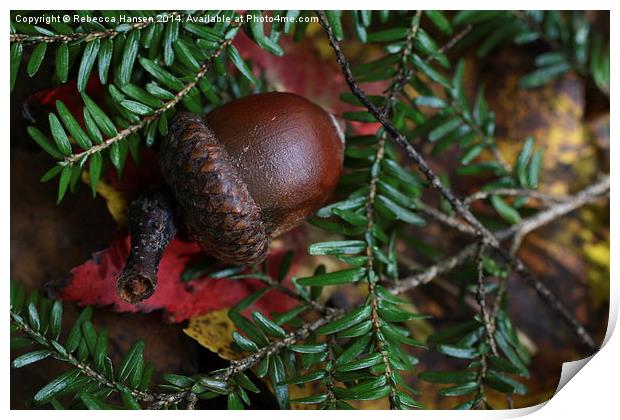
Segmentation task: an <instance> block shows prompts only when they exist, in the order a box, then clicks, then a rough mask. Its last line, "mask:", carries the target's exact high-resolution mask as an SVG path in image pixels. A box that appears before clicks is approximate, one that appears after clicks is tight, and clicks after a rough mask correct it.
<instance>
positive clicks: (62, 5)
mask: <svg viewBox="0 0 620 420" xmlns="http://www.w3.org/2000/svg"><path fill="white" fill-rule="evenodd" d="M5 4H6V3H5ZM616 4H620V2H611V1H601V0H589V1H588V2H578V1H575V0H564V1H557V0H554V1H545V2H541V1H540V0H537V1H533V0H521V1H503V2H501V3H500V2H498V1H497V0H494V1H489V0H484V1H483V0H471V1H467V2H465V1H459V2H456V1H446V0H432V1H431V0H418V1H415V3H412V2H403V1H395V0H382V1H381V2H380V3H377V2H371V1H368V0H358V1H356V2H355V3H353V2H343V1H334V0H329V1H325V0H315V1H287V2H282V1H272V0H271V1H260V2H256V1H222V0H218V1H210V2H208V7H210V8H223V9H237V10H244V9H250V8H254V9H255V8H260V9H315V8H325V9H352V8H354V9H378V8H379V7H377V6H380V8H381V9H406V8H411V7H415V8H420V9H437V10H455V9H537V8H541V7H543V8H545V9H584V8H587V9H592V10H594V9H603V10H609V9H612V11H611V39H612V45H613V46H614V47H615V48H617V47H616V46H617V45H618V40H617V32H618V31H617V30H616V29H615V27H616V25H617V24H619V23H620V22H619V19H618V13H617V11H616V10H614V9H615V7H613V6H615V5H616ZM10 6H12V7H11V8H13V9H35V10H36V9H45V8H52V9H62V10H67V9H69V10H70V9H81V8H88V9H93V10H95V9H128V7H127V6H130V7H129V8H131V9H147V10H148V9H170V7H171V3H170V1H169V0H166V1H164V0H149V1H147V0H134V1H132V2H131V3H130V4H128V3H127V2H126V1H125V2H122V1H119V0H107V1H105V2H103V1H89V2H87V3H85V2H84V1H75V0H57V1H53V2H45V3H43V2H40V1H39V2H37V1H32V0H21V1H19V2H14V4H12V5H10ZM173 6H174V7H175V8H178V9H181V10H182V9H198V8H204V7H205V3H204V1H186V0H177V1H175V2H174V4H173ZM5 7H9V5H7V6H5ZM2 22H3V27H4V30H3V32H2V33H4V34H8V32H9V31H8V22H9V9H8V8H6V9H3V10H2ZM0 48H1V49H2V53H1V56H2V57H3V61H4V63H3V65H2V66H0V80H4V83H2V84H0V86H1V89H2V92H3V97H4V98H5V99H4V101H3V102H2V104H1V106H2V112H1V114H0V115H3V116H4V118H3V120H4V124H2V127H3V131H4V136H3V141H2V142H1V145H0V147H2V149H1V150H2V152H1V154H0V156H1V159H2V164H1V165H0V171H2V174H1V176H0V183H1V185H2V197H3V200H2V202H3V206H2V210H1V211H2V218H3V220H4V223H2V224H0V229H1V231H0V235H1V238H2V239H3V242H2V252H1V253H0V264H1V266H2V268H3V270H2V272H3V277H4V282H5V289H4V290H5V291H6V290H7V289H6V287H8V279H9V276H10V258H9V252H10V251H9V250H10V239H9V238H10V236H9V235H10V203H9V201H10V199H9V197H10V179H9V178H10V167H9V165H10V162H9V156H10V149H9V148H10V142H9V139H10V130H9V121H8V120H9V115H10V112H9V109H8V108H9V95H10V94H9V85H8V79H9V63H8V57H9V43H8V42H5V43H2V46H1V47H0ZM612 48H613V47H612ZM612 51H613V50H612ZM611 61H612V64H611V68H612V69H617V68H618V67H617V66H618V55H617V54H612V56H611ZM612 79H613V80H616V75H614V76H612ZM613 91H614V89H613V88H612V90H611V92H612V95H613ZM615 104H616V102H615V100H612V101H611V107H612V114H613V115H614V116H616V115H617V112H616V110H615V109H614V108H617V106H616V105H615ZM616 125H617V123H615V120H614V118H612V119H611V133H612V134H611V137H612V138H613V133H614V131H615V130H614V127H615V126H616ZM612 143H613V141H612ZM617 150H618V147H612V148H611V161H612V162H614V161H615V160H616V159H617V158H618V157H619V156H618V152H617ZM612 166H613V165H612ZM611 177H612V180H613V179H614V178H616V176H615V174H613V173H612V174H611ZM613 183H614V185H615V181H613ZM617 200H618V198H617V196H614V195H612V196H611V209H612V212H611V214H614V210H617V209H618V208H619V207H618V203H617ZM617 242H618V227H617V222H616V221H615V220H613V219H612V220H611V250H612V256H613V257H616V256H617V255H616V254H617V252H616V251H617V250H618V244H617ZM614 260H615V258H612V261H614ZM617 267H618V266H617V264H613V265H612V267H611V278H612V279H618V278H619V274H620V273H619V272H618V268H617ZM618 292H619V290H618V283H617V280H615V281H612V282H611V308H610V318H609V320H610V321H609V328H608V332H607V336H606V345H605V346H604V348H603V349H602V350H601V351H600V352H599V353H598V354H597V355H595V356H594V357H593V358H592V360H591V361H590V362H589V363H587V365H586V366H585V367H583V369H582V371H581V372H579V374H578V376H577V378H576V379H575V380H572V381H569V383H568V384H566V386H565V387H564V388H562V389H561V391H560V392H559V393H558V394H557V395H556V396H554V397H553V398H552V399H551V400H550V401H549V402H548V404H546V405H545V404H541V406H544V408H542V409H540V408H541V407H540V406H537V407H530V408H527V409H520V410H513V411H498V412H451V411H417V412H415V413H406V414H404V415H406V416H407V417H408V418H411V417H410V416H415V418H423V419H428V418H436V419H437V418H441V419H452V418H476V419H478V418H511V417H517V416H522V415H526V414H530V413H533V414H532V417H531V418H535V419H556V418H580V419H583V418H586V416H587V417H590V418H609V417H610V415H611V414H612V413H617V408H616V407H617V404H618V401H617V398H618V388H619V386H618V378H619V377H620V375H619V374H620V368H619V366H620V362H619V361H618V359H619V357H618V355H619V354H620V339H618V337H617V336H618V334H616V335H615V336H612V335H611V334H612V332H613V329H614V327H615V323H616V320H617V315H618ZM3 296H5V298H4V299H5V300H4V302H5V305H6V306H5V310H8V307H7V306H8V293H6V292H5V294H3ZM2 342H3V343H2V354H3V356H4V357H3V358H2V360H4V362H3V363H0V369H1V370H2V371H1V372H2V373H1V375H2V379H1V386H2V388H1V389H0V393H1V395H2V399H3V401H2V402H3V406H4V409H5V410H7V411H8V409H9V404H10V402H9V398H10V393H9V370H10V367H9V363H8V360H9V334H8V331H5V332H4V334H3V335H2ZM125 414H128V415H129V412H117V413H115V416H118V415H121V416H124V415H125ZM244 414H247V413H243V412H225V413H224V412H223V413H220V412H212V413H211V412H207V413H205V412H193V413H192V412H153V413H147V412H135V413H131V415H132V416H137V417H143V418H146V416H148V417H149V418H153V417H160V418H163V417H162V416H166V418H167V419H170V418H181V417H183V418H189V417H192V418H198V416H200V417H201V418H204V417H205V416H216V417H217V416H219V415H223V416H226V418H241V416H243V415H244ZM377 414H378V413H376V412H371V411H358V412H355V413H352V415H354V416H356V417H357V418H359V419H360V420H362V419H369V420H370V419H372V420H375V419H374V417H375V416H377ZM9 415H10V416H12V417H15V418H17V417H19V418H30V417H34V416H37V417H39V416H41V415H45V416H46V417H49V418H51V419H60V418H67V416H70V415H71V414H69V413H68V412H55V411H47V412H45V414H43V412H41V411H11V412H10V414H9ZM78 415H81V413H78ZM249 415H250V416H252V418H257V419H266V418H268V417H269V418H270V419H273V418H285V417H286V416H291V415H294V416H295V417H298V418H300V419H310V418H312V420H315V418H316V416H317V415H320V416H327V417H331V416H335V415H336V416H342V415H344V413H343V412H339V413H328V412H325V413H322V414H318V412H316V411H314V410H313V411H311V412H308V411H295V412H294V413H289V412H277V411H270V412H265V411H252V412H251V413H249ZM380 415H381V416H388V417H389V416H399V415H401V414H399V413H397V412H388V411H383V412H381V413H380ZM616 415H617V414H616ZM88 416H89V417H93V418H104V417H103V416H109V413H105V412H90V413H89V414H88Z"/></svg>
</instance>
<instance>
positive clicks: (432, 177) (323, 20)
mask: <svg viewBox="0 0 620 420" xmlns="http://www.w3.org/2000/svg"><path fill="white" fill-rule="evenodd" d="M317 14H318V16H319V22H320V24H321V26H322V27H323V29H324V30H325V32H326V34H327V36H328V39H329V42H330V44H331V46H332V49H333V50H334V52H335V53H336V59H337V61H338V63H339V64H340V66H341V68H342V72H343V74H344V76H345V79H346V81H347V84H348V85H349V88H350V89H351V92H352V93H353V94H354V95H355V96H356V97H357V99H358V100H359V101H360V102H361V103H362V104H364V106H365V107H366V108H367V109H368V111H369V112H370V113H371V114H372V115H373V117H375V119H377V121H379V122H380V123H381V125H382V126H383V127H384V129H385V130H386V131H387V132H388V134H390V136H391V137H392V138H393V139H394V140H395V141H396V143H397V144H398V145H399V146H401V147H402V148H404V149H405V152H406V153H407V155H408V156H409V157H410V158H411V159H412V160H413V161H414V162H415V164H416V165H417V166H418V168H419V169H420V171H421V172H422V173H423V174H424V176H425V177H426V179H427V180H428V181H429V183H430V184H431V186H432V187H433V188H436V189H437V190H439V192H440V193H441V195H442V196H443V197H444V198H445V199H446V200H447V201H448V202H449V203H450V205H451V206H452V208H454V210H455V211H456V212H457V213H459V214H460V215H461V216H463V218H464V219H465V220H466V221H467V222H468V223H469V224H470V225H471V226H472V227H473V228H474V229H475V230H476V233H477V234H478V235H479V236H480V237H482V238H484V239H485V240H486V241H488V243H489V245H491V246H492V247H493V248H495V249H496V250H497V251H498V253H499V255H500V256H501V257H502V259H503V260H504V261H506V262H507V263H508V264H509V265H510V267H511V268H512V269H513V270H514V271H515V272H517V273H518V274H519V275H520V276H521V277H523V278H524V279H525V280H526V281H528V282H529V283H530V284H531V285H533V286H534V288H535V290H536V291H537V293H538V294H539V296H540V297H541V298H542V299H543V300H544V301H545V302H546V303H547V304H549V305H550V306H551V308H552V309H553V310H554V311H556V312H558V313H559V314H560V315H561V317H562V319H563V320H564V321H565V322H566V323H567V324H568V326H569V327H570V328H571V329H572V330H573V332H574V333H575V334H576V335H577V336H578V337H579V338H580V339H581V341H582V342H583V344H584V345H586V346H587V347H588V349H589V350H591V351H595V350H596V348H597V346H596V343H595V342H594V340H593V339H592V337H591V336H590V335H589V334H588V332H587V331H586V330H585V328H584V327H583V326H582V325H581V323H579V321H577V319H576V318H575V317H574V316H573V315H571V314H570V312H568V311H567V310H566V308H565V307H564V306H563V305H562V304H561V303H560V302H559V301H558V300H557V298H555V296H553V294H552V293H551V292H550V291H549V289H547V288H546V286H544V285H543V284H542V283H541V282H540V281H539V280H537V279H536V278H535V277H534V276H533V275H532V274H531V273H530V272H529V270H528V269H527V268H526V267H525V265H524V264H523V263H522V262H521V261H520V260H518V259H516V258H514V257H512V256H511V255H510V254H509V253H508V252H506V251H505V250H504V249H503V248H502V247H501V246H500V243H499V242H498V240H497V238H496V237H495V236H494V235H493V233H491V232H490V231H489V230H488V229H487V228H485V227H484V226H483V225H482V223H480V221H479V220H478V219H477V218H476V217H475V216H474V215H473V214H472V213H471V211H470V210H469V209H468V208H467V207H466V206H465V205H464V204H463V202H462V201H461V200H460V199H458V198H457V197H456V196H455V195H454V194H453V193H452V191H451V190H450V189H449V188H447V187H445V186H444V185H443V184H442V183H441V181H440V179H439V177H438V176H437V175H436V174H435V173H434V171H433V170H432V169H431V168H430V167H429V166H428V164H427V162H426V160H425V159H424V158H423V157H422V155H421V154H420V153H419V152H418V151H417V150H416V149H415V148H414V147H413V146H412V145H411V144H410V143H409V141H408V140H407V138H406V137H405V136H404V135H403V134H402V133H401V132H400V131H398V129H397V128H396V127H395V126H394V124H393V123H392V121H391V120H390V119H389V118H387V117H386V116H385V115H383V114H382V113H381V111H380V110H379V109H378V108H377V107H376V106H375V105H374V104H373V103H372V102H371V101H370V100H369V99H368V97H367V96H366V94H365V92H364V91H363V90H362V89H361V88H360V87H359V85H358V84H357V82H356V81H355V78H354V77H353V74H352V72H351V67H350V65H349V62H348V61H347V60H346V58H345V56H344V53H343V52H342V49H341V47H340V43H339V41H338V40H337V39H336V37H335V36H334V33H333V30H332V28H331V26H330V24H329V22H328V20H327V17H326V16H325V13H324V12H322V11H319V12H317Z"/></svg>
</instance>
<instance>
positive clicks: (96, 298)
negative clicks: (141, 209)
mask: <svg viewBox="0 0 620 420" xmlns="http://www.w3.org/2000/svg"><path fill="white" fill-rule="evenodd" d="M129 246H130V238H129V235H127V234H125V235H122V236H120V237H117V238H116V239H115V240H113V241H112V243H111V244H110V247H109V248H108V249H106V250H104V251H100V252H97V253H95V254H94V255H93V257H92V259H90V260H89V261H87V262H85V263H84V264H82V265H80V266H78V267H75V268H73V269H72V270H71V273H70V276H69V278H68V279H67V280H66V281H65V282H64V283H63V284H56V285H52V286H51V288H50V289H51V290H50V292H51V293H52V295H55V296H57V297H59V298H61V299H63V300H67V301H75V302H78V303H79V304H81V305H113V308H114V310H116V311H119V312H151V311H154V310H159V309H163V310H164V312H165V315H166V317H167V319H168V320H169V321H171V322H181V321H184V320H186V319H189V318H192V317H195V316H198V315H201V314H206V313H208V312H210V311H213V310H217V309H222V308H228V307H232V306H233V305H235V304H236V303H238V302H239V300H241V299H242V298H244V297H245V296H247V295H249V294H250V293H252V292H255V291H257V290H259V289H262V288H263V287H264V283H262V282H261V281H259V280H256V279H240V280H231V279H225V278H224V279H213V278H207V277H200V278H197V279H195V280H191V281H188V282H182V281H181V274H182V273H183V271H184V270H185V267H186V265H187V264H188V262H190V261H192V260H196V259H200V258H204V254H203V253H202V251H201V250H200V248H199V247H198V245H196V243H194V242H184V241H181V240H179V239H173V240H172V241H171V242H170V244H169V245H168V247H167V248H166V250H165V251H164V255H163V257H162V260H161V263H160V265H159V273H158V283H157V288H156V290H155V293H154V294H153V296H151V297H150V298H149V299H147V300H145V301H143V302H141V303H139V304H136V305H132V304H129V303H126V302H124V301H122V300H121V299H120V298H119V297H118V296H117V295H116V292H115V283H116V278H117V277H118V275H119V274H120V273H121V271H122V269H123V268H124V266H125V262H126V261H127V256H128V254H129ZM284 252H285V251H284V250H282V249H274V250H272V251H271V252H270V254H269V256H268V261H270V262H272V261H273V264H270V267H271V269H272V270H276V269H277V267H278V261H279V260H280V258H281V257H282V255H283V254H284ZM295 266H296V262H295V261H294V262H293V265H292V267H291V271H290V273H294V272H295V269H296V267H295ZM274 275H275V273H274ZM294 303H295V301H294V300H293V299H291V298H290V297H288V296H287V295H285V294H283V293H281V292H279V291H277V290H271V291H269V292H267V294H266V295H265V296H264V297H263V298H261V299H260V300H259V301H258V302H257V303H256V304H255V308H256V309H257V310H261V311H263V312H264V313H270V312H274V311H278V312H283V311H286V310H288V309H290V308H291V307H292V306H293V305H294Z"/></svg>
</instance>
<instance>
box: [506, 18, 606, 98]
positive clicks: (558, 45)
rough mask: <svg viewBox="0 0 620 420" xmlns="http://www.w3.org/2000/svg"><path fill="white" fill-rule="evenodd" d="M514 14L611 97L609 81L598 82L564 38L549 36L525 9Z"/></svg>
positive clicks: (579, 72) (577, 71) (583, 75)
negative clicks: (602, 83)
mask: <svg viewBox="0 0 620 420" xmlns="http://www.w3.org/2000/svg"><path fill="white" fill-rule="evenodd" d="M512 14H513V15H514V16H515V17H516V18H517V19H518V20H519V21H521V22H523V23H524V24H525V26H526V27H527V28H528V29H530V30H531V31H534V32H536V33H537V34H538V35H539V36H540V38H541V39H542V40H543V41H544V42H545V43H547V45H548V46H549V47H550V48H551V49H552V50H554V51H556V52H558V53H560V54H562V55H563V56H564V58H565V60H566V61H567V62H568V63H569V64H570V66H571V68H572V69H573V70H574V71H575V72H576V73H577V74H579V75H580V76H581V77H584V78H586V79H588V80H589V81H590V82H591V83H592V84H594V86H596V87H597V88H598V90H599V91H600V92H601V93H602V94H603V95H604V96H605V97H606V98H607V99H609V94H610V92H609V82H607V84H606V85H601V84H600V83H597V80H596V79H595V77H594V75H593V74H592V72H591V71H590V70H589V69H588V65H587V64H586V63H581V62H579V61H578V60H577V58H576V57H575V55H574V53H573V51H572V50H571V48H570V46H568V45H565V43H564V41H563V40H558V39H556V38H553V37H551V36H549V34H548V33H547V31H545V29H544V28H543V26H542V25H541V24H540V23H539V22H536V21H535V20H534V19H532V17H531V16H530V15H529V14H528V13H526V12H525V11H522V10H515V11H513V12H512Z"/></svg>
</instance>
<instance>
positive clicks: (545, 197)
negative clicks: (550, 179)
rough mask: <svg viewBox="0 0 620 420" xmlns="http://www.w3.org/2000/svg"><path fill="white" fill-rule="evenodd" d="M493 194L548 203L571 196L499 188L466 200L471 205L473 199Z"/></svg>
mask: <svg viewBox="0 0 620 420" xmlns="http://www.w3.org/2000/svg"><path fill="white" fill-rule="evenodd" d="M492 195H503V196H512V197H529V198H534V199H536V200H540V201H542V202H544V203H546V204H549V203H559V202H562V201H566V200H569V199H570V198H571V196H569V195H555V194H545V193H541V192H539V191H534V190H527V189H521V188H498V189H495V190H490V191H477V192H475V193H473V194H472V195H470V196H469V197H467V198H465V200H464V202H465V204H467V205H470V204H471V203H472V202H473V201H477V200H484V199H485V198H488V197H490V196H492Z"/></svg>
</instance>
